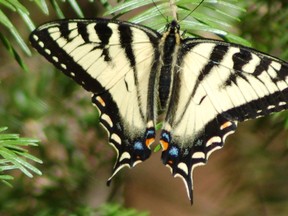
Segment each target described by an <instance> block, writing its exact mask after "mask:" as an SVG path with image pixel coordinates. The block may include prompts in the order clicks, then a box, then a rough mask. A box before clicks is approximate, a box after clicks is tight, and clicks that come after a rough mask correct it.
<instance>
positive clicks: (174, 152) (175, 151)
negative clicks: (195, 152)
mask: <svg viewBox="0 0 288 216" xmlns="http://www.w3.org/2000/svg"><path fill="white" fill-rule="evenodd" d="M169 154H170V155H171V156H174V157H178V155H179V149H178V148H177V147H175V146H172V147H171V149H170V150H169Z"/></svg>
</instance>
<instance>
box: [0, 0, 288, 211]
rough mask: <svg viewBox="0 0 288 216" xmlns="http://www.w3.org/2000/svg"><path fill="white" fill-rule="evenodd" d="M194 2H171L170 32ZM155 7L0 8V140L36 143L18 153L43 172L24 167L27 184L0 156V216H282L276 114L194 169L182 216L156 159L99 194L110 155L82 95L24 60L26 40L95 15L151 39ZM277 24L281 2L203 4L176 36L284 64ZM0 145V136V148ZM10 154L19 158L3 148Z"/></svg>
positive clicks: (287, 38)
mask: <svg viewBox="0 0 288 216" xmlns="http://www.w3.org/2000/svg"><path fill="white" fill-rule="evenodd" d="M199 2H200V1H199V0H194V1H193V0H191V1H179V2H177V6H178V14H179V20H181V19H183V18H184V17H186V16H187V14H188V13H189V12H190V11H192V10H193V8H195V7H196V6H197V5H199ZM155 3H156V4H157V5H158V8H156V7H155V5H154V4H151V2H150V1H139V0H138V1H121V2H120V1H119V2H117V1H105V0H102V1H93V0H92V1H91V0H90V1H88V0H87V1H80V0H79V1H76V0H67V1H60V0H59V1H57V0H51V1H44V0H34V1H17V0H0V39H1V40H0V48H1V49H0V127H4V126H7V127H8V128H9V129H8V130H6V131H3V132H2V133H1V134H2V135H5V134H6V135H7V134H20V136H21V137H30V138H35V139H38V140H39V143H38V146H29V147H25V149H27V150H29V154H30V155H33V156H35V157H37V158H39V159H41V160H42V161H43V163H42V164H41V163H37V160H36V159H35V160H36V162H34V161H33V159H32V160H31V158H30V159H27V160H26V161H27V162H29V163H31V164H32V165H33V166H34V167H35V168H37V169H39V170H40V171H41V172H42V175H38V174H40V173H39V172H37V170H34V171H33V170H32V171H31V173H32V174H33V175H34V177H33V178H29V177H27V175H25V174H23V172H21V171H20V170H19V169H12V170H9V169H10V168H8V166H6V167H5V166H4V165H5V163H6V162H7V161H4V160H3V155H1V152H0V174H7V175H10V176H13V177H14V180H10V181H8V182H9V183H10V184H11V185H12V186H13V187H12V188H11V187H9V186H7V185H6V184H4V183H3V184H0V215H1V216H10V215H36V216H48V215H49V216H50V215H105V216H106V215H111V216H113V215H115V216H121V215H127V216H133V215H135V216H136V215H142V216H143V215H151V216H152V215H157V216H158V215H166V216H169V215H171V216H172V215H183V216H185V215H209V216H210V215H213V216H214V215H215V216H217V215H235V216H236V215H287V214H288V184H287V182H288V156H287V155H288V154H287V131H286V128H287V127H288V121H287V119H288V116H287V113H286V112H283V113H281V114H276V115H273V116H272V117H266V118H261V119H258V120H254V121H249V122H245V123H242V124H240V126H239V128H238V130H237V131H236V134H234V135H232V136H231V137H229V138H228V140H227V141H226V145H225V147H224V149H222V150H221V151H218V152H216V153H214V154H213V155H212V156H211V157H210V159H209V162H208V165H206V166H205V167H201V168H199V169H196V171H195V174H194V180H195V181H194V184H195V185H194V188H195V190H194V197H195V198H194V205H193V206H192V207H190V205H189V201H188V199H187V197H186V192H185V188H184V185H183V183H182V182H181V181H180V179H176V180H175V179H173V178H172V177H171V174H170V172H169V170H168V169H167V168H165V167H164V166H163V165H162V162H161V161H160V153H159V152H158V153H156V154H154V155H153V156H152V158H151V159H150V160H148V161H147V162H145V163H143V164H141V165H139V166H137V167H136V168H135V169H133V170H124V171H122V172H121V173H120V174H119V175H117V176H116V178H115V179H114V181H113V183H112V186H110V187H106V180H107V178H108V177H109V176H110V174H111V169H112V166H113V163H114V158H115V152H114V150H113V149H112V148H111V146H109V145H108V144H107V134H106V132H105V130H104V129H103V128H101V126H99V124H98V122H99V121H98V113H97V111H96V109H95V108H94V107H93V106H92V105H91V103H90V93H87V92H85V91H84V90H83V89H82V88H81V87H79V86H78V85H76V84H75V83H74V82H73V81H72V80H70V79H68V78H67V77H65V76H64V75H63V74H62V73H59V72H58V71H57V70H56V69H55V68H54V67H53V66H52V65H51V64H50V63H48V62H47V61H46V60H44V58H42V57H41V56H40V55H38V54H37V53H35V52H34V51H32V49H31V47H30V46H29V44H28V36H29V33H30V32H31V31H32V30H33V29H34V27H35V26H38V25H39V24H41V23H43V22H47V21H51V20H55V19H58V18H64V17H66V18H76V17H86V18H88V17H89V18H91V17H102V16H103V13H106V15H109V14H110V17H112V16H116V17H119V18H120V19H122V20H128V19H129V20H131V21H133V22H135V23H140V22H141V23H143V24H145V25H148V26H150V27H152V28H154V29H157V30H159V31H163V26H165V24H166V23H167V20H166V16H167V17H168V19H170V20H171V15H170V11H169V10H170V9H169V4H167V1H166V2H165V1H164V2H163V1H162V2H161V1H155ZM162 3H164V4H162ZM115 6H116V7H115ZM159 11H161V12H162V13H163V15H164V17H163V16H161V14H160V13H159ZM120 15H121V16H120ZM287 15H288V5H287V3H286V1H278V0H274V1H271V0H250V1H245V2H244V1H236V0H225V1H208V0H207V1H204V3H203V4H201V5H200V6H199V7H198V8H197V9H196V10H195V11H193V12H192V14H190V16H189V17H186V18H185V20H184V21H182V22H181V23H180V24H181V27H182V29H187V31H186V35H190V36H205V37H213V38H222V39H224V40H227V41H231V42H235V43H241V44H244V45H249V43H251V44H252V47H253V48H256V49H258V50H260V51H263V52H267V53H269V54H271V55H274V56H278V57H280V58H282V59H286V60H288V49H287V48H288V34H287V31H288V19H287V17H288V16H287ZM245 39H246V40H245ZM30 54H31V55H30ZM9 139H10V138H9ZM9 139H8V138H6V140H9ZM17 139H18V138H14V140H17ZM12 140H13V139H12ZM5 142H6V144H7V141H5V138H4V136H2V142H1V136H0V147H1V145H3V143H5ZM23 142H24V141H23V140H19V143H20V144H21V143H22V144H23ZM31 142H32V143H34V140H33V141H31ZM10 151H12V152H17V151H18V152H22V149H21V150H19V149H18V150H17V149H14V148H12V149H11V148H6V152H10ZM15 158H16V159H17V157H15ZM28 158H29V157H28ZM11 160H12V159H11ZM15 161H17V160H15ZM15 161H14V162H15ZM12 162H13V161H12ZM38 162H40V161H38ZM2 165H3V166H2ZM1 166H2V167H1ZM37 173H38V174H37ZM0 179H1V176H0ZM2 180H3V179H2ZM131 208H133V209H136V210H132V209H131Z"/></svg>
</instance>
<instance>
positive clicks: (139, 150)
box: [30, 19, 160, 182]
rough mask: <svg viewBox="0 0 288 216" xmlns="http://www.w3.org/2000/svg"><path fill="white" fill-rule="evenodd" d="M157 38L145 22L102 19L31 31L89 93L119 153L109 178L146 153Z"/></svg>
mask: <svg viewBox="0 0 288 216" xmlns="http://www.w3.org/2000/svg"><path fill="white" fill-rule="evenodd" d="M159 39H160V35H159V34H158V33H157V32H155V31H152V30H150V29H147V28H145V27H141V26H138V25H133V24H131V23H127V22H120V21H113V20H106V19H93V20H83V19H82V20H60V21H55V22H52V23H48V24H46V25H42V26H41V27H39V28H38V29H36V30H35V31H34V32H33V33H32V34H31V36H30V41H31V44H32V45H33V46H34V47H35V48H36V49H37V51H38V52H39V53H41V54H42V55H44V56H45V57H46V58H47V59H48V60H49V61H50V62H52V63H53V64H54V65H55V66H56V67H57V68H58V69H60V70H61V71H63V72H64V73H65V74H66V75H67V76H69V77H71V78H72V79H74V80H75V81H76V82H77V83H79V84H80V85H82V86H83V87H84V88H85V89H86V90H88V91H90V92H92V93H93V96H92V102H93V103H94V104H95V105H96V107H97V108H98V110H99V112H100V122H101V124H102V125H103V126H104V128H105V129H106V130H107V132H108V134H109V142H110V144H112V145H113V146H114V147H115V149H116V152H117V160H116V163H115V166H114V170H113V174H112V176H111V178H112V177H113V176H114V175H115V174H116V173H117V172H118V171H119V170H120V169H121V168H122V167H124V166H128V167H133V166H135V165H136V164H137V163H139V162H142V161H144V160H146V159H147V158H148V157H149V156H150V153H151V150H150V147H149V146H150V144H151V143H152V142H153V141H154V137H155V129H154V124H155V118H156V116H155V114H154V113H155V111H154V109H155V100H156V98H155V97H154V89H155V86H154V85H155V76H156V73H155V71H156V67H157V64H156V62H158V61H159V51H158V50H157V46H158V42H159ZM148 103H149V104H148ZM111 178H110V179H109V181H108V182H110V180H111Z"/></svg>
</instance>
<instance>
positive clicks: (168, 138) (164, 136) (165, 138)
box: [162, 131, 170, 143]
mask: <svg viewBox="0 0 288 216" xmlns="http://www.w3.org/2000/svg"><path fill="white" fill-rule="evenodd" d="M162 139H163V140H165V141H166V142H168V143H170V135H169V134H168V133H167V132H165V131H164V132H163V133H162Z"/></svg>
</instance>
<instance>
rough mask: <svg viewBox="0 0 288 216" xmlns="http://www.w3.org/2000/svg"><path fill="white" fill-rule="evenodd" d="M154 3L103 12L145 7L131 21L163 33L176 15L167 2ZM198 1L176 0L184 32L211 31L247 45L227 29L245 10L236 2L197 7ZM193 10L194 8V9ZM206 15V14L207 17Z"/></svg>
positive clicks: (156, 0) (133, 3) (120, 12)
mask: <svg viewBox="0 0 288 216" xmlns="http://www.w3.org/2000/svg"><path fill="white" fill-rule="evenodd" d="M153 2H154V3H155V4H153V3H152V1H147V0H138V1H126V2H124V3H123V4H119V5H118V6H116V7H114V8H113V9H111V10H108V11H107V12H106V15H108V14H111V15H115V17H116V18H117V17H119V16H122V15H124V14H127V13H129V12H130V13H131V12H132V11H134V10H136V9H137V10H139V8H140V9H141V8H144V7H145V9H143V10H142V12H139V13H138V15H136V16H133V17H132V18H131V19H130V21H131V22H133V23H141V24H144V25H146V26H149V27H151V28H152V29H156V30H158V31H160V32H163V31H164V28H165V26H166V24H167V22H169V21H171V20H173V19H175V18H174V17H173V14H172V13H171V6H170V3H169V1H162V0H154V1H153ZM200 2H201V1H199V0H189V1H187V0H179V1H177V2H176V9H177V15H178V20H179V22H180V23H181V28H182V29H184V30H185V33H186V34H187V35H189V36H199V35H202V36H204V35H206V36H207V33H212V34H214V37H215V35H216V36H218V37H221V38H223V39H225V40H227V41H231V42H235V43H240V44H243V45H247V46H249V45H250V43H249V42H248V41H246V40H245V39H243V38H241V37H238V36H237V35H235V34H232V33H229V32H228V31H227V30H228V29H229V28H230V29H231V27H232V26H231V24H235V21H236V22H239V21H240V20H239V15H240V14H241V13H242V12H244V11H245V9H244V8H243V7H240V6H237V4H235V3H237V1H235V0H234V1H233V0H226V1H215V0H206V1H204V2H203V3H202V4H201V5H200V6H199V3H200ZM156 6H157V7H156ZM198 6H199V7H198ZM147 8H148V9H147ZM196 8H197V9H196ZM193 9H196V10H195V11H193ZM192 11H193V12H192ZM191 12H192V13H191ZM207 14H209V16H208V15H207Z"/></svg>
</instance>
